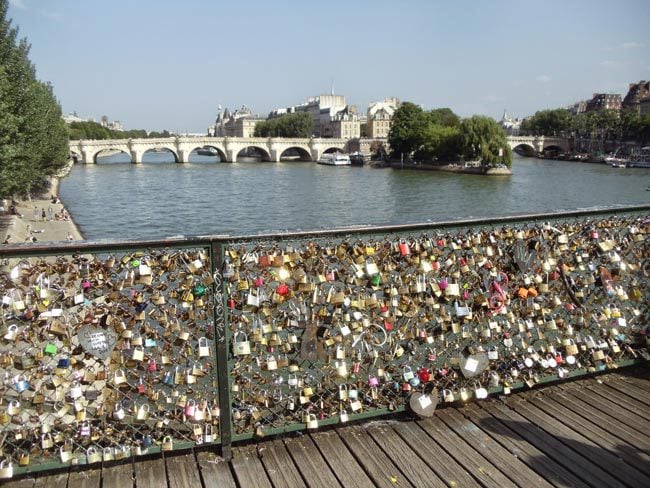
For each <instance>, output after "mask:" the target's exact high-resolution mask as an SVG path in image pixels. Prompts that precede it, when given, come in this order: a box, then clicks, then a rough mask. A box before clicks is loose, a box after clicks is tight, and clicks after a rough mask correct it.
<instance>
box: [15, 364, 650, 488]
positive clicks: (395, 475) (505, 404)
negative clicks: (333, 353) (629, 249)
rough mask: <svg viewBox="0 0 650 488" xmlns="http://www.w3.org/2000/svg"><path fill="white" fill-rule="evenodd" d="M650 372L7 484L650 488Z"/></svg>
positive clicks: (608, 376)
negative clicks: (425, 415)
mask: <svg viewBox="0 0 650 488" xmlns="http://www.w3.org/2000/svg"><path fill="white" fill-rule="evenodd" d="M649 414H650V368H648V367H639V368H633V369H627V370H620V371H618V372H616V373H611V374H606V375H603V376H600V377H597V378H590V379H584V380H578V381H574V382H571V383H563V384H560V385H559V386H550V387H542V388H540V389H536V390H529V391H525V392H521V393H517V394H513V395H511V396H508V397H501V398H496V399H491V400H486V401H483V402H480V403H471V404H469V405H466V406H463V407H458V408H439V409H438V410H437V411H436V414H435V416H434V417H433V418H432V419H427V420H418V419H415V418H412V417H409V416H407V415H403V416H401V417H396V418H394V419H391V420H379V421H378V420H376V421H368V422H364V423H362V424H355V425H346V426H342V427H338V428H334V429H330V430H326V431H322V432H321V431H319V432H314V433H309V434H303V435H297V434H293V435H288V436H285V437H282V438H275V439H268V440H265V441H263V442H258V443H251V444H245V445H239V446H237V445H236V446H235V447H234V448H233V454H234V457H233V460H232V462H230V463H226V462H223V460H221V459H220V458H219V457H218V456H217V455H216V454H215V453H214V452H209V451H205V450H202V451H200V450H196V452H190V453H184V454H181V455H173V456H172V455H166V456H164V457H161V456H158V457H156V458H153V459H147V460H140V461H138V462H135V463H131V462H128V463H126V464H118V465H115V464H113V465H111V466H108V467H104V468H103V469H95V470H85V471H82V470H78V469H74V468H73V469H71V470H69V471H66V472H59V473H56V474H50V475H41V476H38V477H36V478H34V477H31V478H25V479H17V480H11V481H9V482H7V483H6V484H5V485H4V486H7V487H11V488H13V487H21V488H23V487H24V488H27V487H29V488H32V487H44V486H48V487H50V488H54V487H56V488H64V487H66V486H67V487H68V488H73V487H74V488H77V487H81V488H113V487H117V488H124V487H138V488H140V487H156V488H158V487H165V486H167V487H170V488H185V487H188V488H190V487H191V488H194V487H196V488H198V487H254V488H262V487H302V486H313V487H327V488H330V487H336V486H345V487H354V488H357V487H372V486H380V487H390V488H394V487H411V486H421V487H435V486H451V487H464V486H484V487H494V488H503V487H515V486H519V487H525V488H537V487H551V486H558V487H560V486H577V487H589V486H591V487H599V488H600V487H605V486H608V487H609V486H612V487H650V420H649Z"/></svg>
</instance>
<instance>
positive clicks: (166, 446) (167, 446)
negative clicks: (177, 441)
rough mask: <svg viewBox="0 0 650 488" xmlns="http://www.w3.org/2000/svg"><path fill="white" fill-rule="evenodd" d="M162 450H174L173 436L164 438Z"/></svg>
mask: <svg viewBox="0 0 650 488" xmlns="http://www.w3.org/2000/svg"><path fill="white" fill-rule="evenodd" d="M161 449H162V450H163V451H171V450H172V449H174V441H173V440H172V438H171V436H168V435H166V436H165V437H163V440H162V447H161Z"/></svg>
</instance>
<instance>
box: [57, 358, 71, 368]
mask: <svg viewBox="0 0 650 488" xmlns="http://www.w3.org/2000/svg"><path fill="white" fill-rule="evenodd" d="M56 367H57V368H69V367H70V358H61V359H59V362H58V363H57V365H56Z"/></svg>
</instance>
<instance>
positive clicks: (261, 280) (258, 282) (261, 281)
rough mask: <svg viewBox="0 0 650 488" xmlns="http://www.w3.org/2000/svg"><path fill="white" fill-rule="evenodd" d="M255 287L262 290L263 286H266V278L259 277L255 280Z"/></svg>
mask: <svg viewBox="0 0 650 488" xmlns="http://www.w3.org/2000/svg"><path fill="white" fill-rule="evenodd" d="M253 285H254V286H255V288H260V287H261V286H262V285H264V278H262V277H261V276H258V277H257V278H255V279H254V280H253Z"/></svg>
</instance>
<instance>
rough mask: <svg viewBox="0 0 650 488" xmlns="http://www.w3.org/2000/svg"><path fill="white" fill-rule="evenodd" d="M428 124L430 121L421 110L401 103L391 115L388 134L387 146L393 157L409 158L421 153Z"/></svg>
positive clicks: (409, 104) (410, 104) (408, 103)
mask: <svg viewBox="0 0 650 488" xmlns="http://www.w3.org/2000/svg"><path fill="white" fill-rule="evenodd" d="M430 124H431V121H430V120H429V118H428V117H427V114H426V113H425V112H424V110H422V108H420V107H419V106H417V105H415V104H414V103H411V102H404V103H402V105H400V107H399V108H398V109H397V110H395V113H394V114H393V118H392V119H391V124H390V132H389V133H388V144H389V145H390V148H391V151H392V154H393V157H401V156H402V155H404V157H406V158H409V157H411V156H414V155H415V153H416V152H418V151H421V150H422V148H423V146H424V143H425V138H426V131H427V127H428V126H429V125H430Z"/></svg>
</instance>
